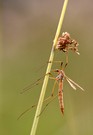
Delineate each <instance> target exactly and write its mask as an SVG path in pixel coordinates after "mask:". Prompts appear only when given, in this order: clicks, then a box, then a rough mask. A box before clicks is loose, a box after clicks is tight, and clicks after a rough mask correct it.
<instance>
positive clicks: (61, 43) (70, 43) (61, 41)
mask: <svg viewBox="0 0 93 135" xmlns="http://www.w3.org/2000/svg"><path fill="white" fill-rule="evenodd" d="M78 45H79V44H78V43H77V41H76V40H74V39H71V37H70V34H69V33H68V32H63V33H62V36H61V37H59V38H58V41H57V45H56V49H57V50H60V51H63V52H68V51H69V50H72V51H74V52H75V53H77V54H78V55H79V54H80V53H79V52H78Z"/></svg>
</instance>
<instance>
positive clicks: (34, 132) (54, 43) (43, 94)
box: [30, 0, 68, 135]
mask: <svg viewBox="0 0 93 135" xmlns="http://www.w3.org/2000/svg"><path fill="white" fill-rule="evenodd" d="M67 3H68V0H64V5H63V9H62V12H61V16H60V20H59V23H58V27H57V31H56V34H55V38H54V42H53V46H52V50H51V53H50V58H49V61H51V62H50V63H48V66H47V70H46V74H47V73H50V71H51V67H52V62H53V59H54V52H55V46H56V43H57V39H58V37H59V34H60V31H61V28H62V24H63V19H64V15H65V11H66V7H67ZM48 80H49V74H47V75H45V78H44V82H43V85H42V90H41V94H40V97H39V101H38V105H37V109H36V113H35V117H34V121H33V125H32V129H31V133H30V135H35V134H36V130H37V125H38V122H39V117H38V116H39V114H40V112H41V109H42V105H43V101H44V96H45V92H46V88H47V84H48Z"/></svg>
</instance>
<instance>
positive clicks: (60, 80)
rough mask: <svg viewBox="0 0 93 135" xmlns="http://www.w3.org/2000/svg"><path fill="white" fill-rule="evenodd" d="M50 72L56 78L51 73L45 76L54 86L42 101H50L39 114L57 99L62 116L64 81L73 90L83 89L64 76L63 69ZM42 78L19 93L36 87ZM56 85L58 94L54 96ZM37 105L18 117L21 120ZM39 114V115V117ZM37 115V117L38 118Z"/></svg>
mask: <svg viewBox="0 0 93 135" xmlns="http://www.w3.org/2000/svg"><path fill="white" fill-rule="evenodd" d="M61 66H62V63H61ZM51 72H54V73H57V76H56V77H54V75H53V74H52V73H47V74H46V75H48V74H49V78H50V79H52V80H55V81H54V85H53V89H52V93H51V96H49V97H48V98H46V99H45V100H44V102H45V101H47V100H49V99H50V101H49V102H48V103H47V104H46V106H45V107H44V108H43V110H42V111H41V113H42V112H43V111H44V110H45V108H46V107H47V106H48V104H49V103H50V102H51V101H52V100H54V99H55V98H56V97H58V100H59V106H60V110H61V112H62V114H64V101H63V83H64V79H65V80H66V81H67V82H68V83H69V85H70V86H71V87H72V88H73V89H74V90H76V89H77V88H79V89H81V90H82V91H84V89H83V88H82V87H81V86H80V85H78V84H77V83H76V82H74V81H73V80H72V79H70V78H69V77H68V76H66V74H65V72H64V69H62V68H61V69H54V70H52V71H51ZM42 78H44V76H43V77H41V78H39V79H38V80H37V81H36V82H34V83H33V84H31V85H29V86H28V87H26V88H25V89H23V91H22V92H21V93H24V92H26V91H28V90H29V89H31V88H32V87H33V86H36V85H38V84H39V82H40V80H41V79H42ZM56 84H58V94H57V95H55V96H54V90H55V86H56ZM36 105H37V104H35V105H33V106H31V107H30V108H28V109H27V110H26V111H24V112H23V113H22V114H21V115H20V116H19V117H18V119H19V118H21V117H22V116H23V115H24V114H25V113H26V112H28V111H29V110H31V109H32V108H33V107H35V106H36ZM41 113H40V115H41ZM40 115H39V116H40Z"/></svg>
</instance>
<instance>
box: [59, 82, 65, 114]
mask: <svg viewBox="0 0 93 135" xmlns="http://www.w3.org/2000/svg"><path fill="white" fill-rule="evenodd" d="M62 90H63V87H62V83H60V84H59V91H58V99H59V105H60V110H61V112H62V114H64V102H63V91H62Z"/></svg>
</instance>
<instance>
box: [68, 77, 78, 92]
mask: <svg viewBox="0 0 93 135" xmlns="http://www.w3.org/2000/svg"><path fill="white" fill-rule="evenodd" d="M66 80H67V82H68V83H69V84H70V86H71V87H72V88H73V89H74V90H76V87H75V86H74V85H73V84H72V83H71V82H70V81H69V79H68V78H66Z"/></svg>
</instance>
